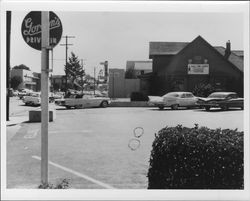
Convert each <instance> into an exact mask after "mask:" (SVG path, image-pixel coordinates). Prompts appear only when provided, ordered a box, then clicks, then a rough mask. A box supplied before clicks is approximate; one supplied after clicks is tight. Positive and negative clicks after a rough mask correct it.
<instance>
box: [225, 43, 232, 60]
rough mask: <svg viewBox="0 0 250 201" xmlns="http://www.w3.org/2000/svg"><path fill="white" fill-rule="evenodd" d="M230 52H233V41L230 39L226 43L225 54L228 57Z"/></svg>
mask: <svg viewBox="0 0 250 201" xmlns="http://www.w3.org/2000/svg"><path fill="white" fill-rule="evenodd" d="M230 54H231V43H230V40H228V41H227V43H226V50H225V55H224V56H225V57H226V58H227V59H228V57H229V56H230Z"/></svg>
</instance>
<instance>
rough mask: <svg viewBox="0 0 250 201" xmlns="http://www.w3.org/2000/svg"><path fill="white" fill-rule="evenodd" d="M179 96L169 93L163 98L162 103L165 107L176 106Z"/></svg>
mask: <svg viewBox="0 0 250 201" xmlns="http://www.w3.org/2000/svg"><path fill="white" fill-rule="evenodd" d="M178 97H179V95H178V94H177V93H171V94H168V95H167V96H165V97H163V102H164V105H165V106H171V105H175V104H178V102H177V99H178Z"/></svg>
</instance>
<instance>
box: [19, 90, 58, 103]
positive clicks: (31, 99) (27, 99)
mask: <svg viewBox="0 0 250 201" xmlns="http://www.w3.org/2000/svg"><path fill="white" fill-rule="evenodd" d="M23 102H24V103H25V105H41V92H32V93H30V94H29V95H27V96H24V97H23ZM52 102H54V96H53V94H52V93H49V103H52Z"/></svg>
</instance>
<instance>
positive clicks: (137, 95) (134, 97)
mask: <svg viewBox="0 0 250 201" xmlns="http://www.w3.org/2000/svg"><path fill="white" fill-rule="evenodd" d="M130 100H131V101H149V98H148V96H146V95H145V94H144V93H142V92H132V93H131V95H130Z"/></svg>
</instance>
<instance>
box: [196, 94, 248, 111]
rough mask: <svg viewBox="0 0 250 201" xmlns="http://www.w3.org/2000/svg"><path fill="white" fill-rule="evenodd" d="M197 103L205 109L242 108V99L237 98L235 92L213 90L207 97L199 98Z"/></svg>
mask: <svg viewBox="0 0 250 201" xmlns="http://www.w3.org/2000/svg"><path fill="white" fill-rule="evenodd" d="M197 104H198V105H199V106H201V107H203V108H205V109H206V110H207V111H209V110H210V108H221V109H222V110H228V109H229V108H241V109H244V99H243V98H239V97H238V95H237V93H235V92H214V93H212V94H210V95H209V96H208V97H207V98H199V100H198V102H197Z"/></svg>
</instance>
